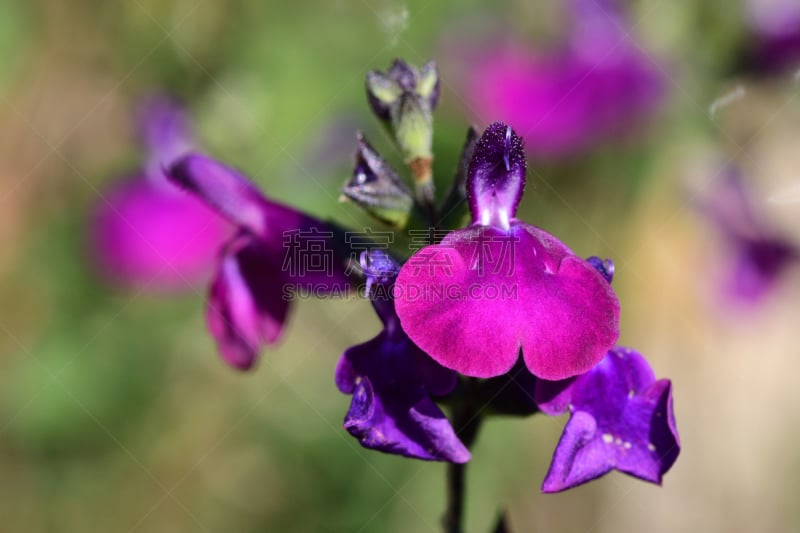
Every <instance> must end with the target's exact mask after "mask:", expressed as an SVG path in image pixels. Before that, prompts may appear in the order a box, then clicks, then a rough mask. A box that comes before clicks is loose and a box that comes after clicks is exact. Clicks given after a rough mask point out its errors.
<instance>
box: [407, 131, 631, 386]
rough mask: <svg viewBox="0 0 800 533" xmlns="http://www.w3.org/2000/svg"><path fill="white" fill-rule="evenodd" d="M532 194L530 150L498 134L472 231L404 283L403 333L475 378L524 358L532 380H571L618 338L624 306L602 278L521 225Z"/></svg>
mask: <svg viewBox="0 0 800 533" xmlns="http://www.w3.org/2000/svg"><path fill="white" fill-rule="evenodd" d="M524 186H525V155H524V152H523V147H522V140H521V139H520V138H519V137H518V136H517V135H516V133H514V132H513V131H512V130H511V128H510V127H508V126H506V125H505V124H502V123H495V124H492V125H491V126H489V127H488V128H487V129H486V131H485V132H484V133H483V135H482V136H481V138H480V139H479V141H478V143H477V145H476V146H475V149H474V152H473V155H472V160H471V162H470V165H469V169H468V174H467V183H466V190H467V196H468V200H469V206H470V211H471V214H472V220H473V223H472V224H471V225H470V226H469V227H467V228H464V229H460V230H456V231H453V232H451V233H449V234H448V235H447V236H446V237H445V238H444V239H443V240H442V242H441V243H440V244H436V245H432V246H427V247H425V248H423V249H421V250H420V251H418V252H417V253H416V254H415V255H413V256H412V257H411V258H410V259H409V260H408V261H407V262H406V263H405V264H404V265H403V267H402V268H401V270H400V274H399V275H398V278H397V289H398V290H397V295H396V298H397V300H396V307H397V314H398V316H399V317H400V321H401V324H402V326H403V329H404V330H405V332H406V333H407V334H408V336H409V337H410V338H411V340H412V341H414V342H415V343H416V344H417V345H418V346H419V347H420V348H422V350H424V351H425V352H426V353H427V354H429V355H430V356H431V357H432V358H433V359H435V360H436V361H437V362H439V363H440V364H442V365H443V366H445V367H447V368H451V369H453V370H456V371H458V372H460V373H462V374H465V375H467V376H474V377H481V378H487V377H493V376H499V375H501V374H505V373H507V372H508V371H509V370H510V369H511V368H512V367H513V366H514V363H515V362H516V361H517V359H518V358H519V352H520V349H522V357H523V359H524V361H525V364H526V366H527V367H528V369H529V370H530V371H531V372H532V373H533V374H534V375H536V376H537V377H540V378H544V379H549V380H560V379H565V378H568V377H571V376H575V375H578V374H582V373H584V372H586V371H588V370H589V369H591V368H592V367H593V366H594V365H596V364H597V363H598V362H599V361H600V360H601V359H602V358H603V357H604V356H605V354H606V352H608V350H609V349H611V347H612V346H613V345H614V343H615V342H616V340H617V337H618V335H619V302H618V301H617V297H616V295H615V294H614V292H613V290H612V289H611V286H610V285H609V283H608V282H607V281H606V280H605V279H604V277H603V275H601V274H600V273H599V272H598V271H597V270H596V269H595V268H594V267H593V266H592V265H591V264H590V263H588V262H587V261H585V260H583V259H581V258H580V257H578V256H576V255H575V254H574V253H573V252H572V251H571V250H570V249H569V248H567V247H566V246H565V245H564V244H563V243H561V242H560V241H559V240H558V239H556V238H555V237H554V236H552V235H550V234H549V233H547V232H545V231H543V230H541V229H539V228H537V227H535V226H532V225H530V224H527V223H525V222H522V221H520V220H517V219H516V218H514V215H515V213H516V209H517V204H518V203H519V200H520V197H521V196H522V191H523V189H524Z"/></svg>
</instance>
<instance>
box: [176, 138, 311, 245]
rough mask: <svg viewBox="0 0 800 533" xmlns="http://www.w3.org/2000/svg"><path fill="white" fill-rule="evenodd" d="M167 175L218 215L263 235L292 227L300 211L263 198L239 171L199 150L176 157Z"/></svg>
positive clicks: (297, 219) (298, 217) (258, 234)
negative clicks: (177, 158)
mask: <svg viewBox="0 0 800 533" xmlns="http://www.w3.org/2000/svg"><path fill="white" fill-rule="evenodd" d="M168 177H169V178H170V179H171V180H172V181H173V182H175V183H176V184H177V185H179V186H181V187H183V188H184V189H186V190H187V191H190V192H191V193H193V194H195V195H197V196H198V197H199V198H201V199H202V200H203V201H205V202H206V203H207V204H208V205H210V206H211V207H213V208H214V209H216V210H217V211H218V212H219V213H220V214H221V215H222V216H224V217H225V218H227V219H228V220H230V221H231V222H232V223H234V224H236V225H237V226H239V227H241V228H244V229H246V230H248V231H250V232H251V233H253V234H255V235H257V236H259V237H264V236H267V235H275V234H278V235H281V234H282V232H283V231H284V230H285V229H291V228H296V227H298V226H299V224H297V222H298V221H299V219H300V218H301V217H302V216H303V215H301V214H300V213H298V212H296V211H294V210H292V209H290V208H288V207H285V206H281V205H280V204H277V203H275V202H272V201H269V200H267V199H266V198H265V197H264V196H263V195H262V194H261V192H260V191H259V190H258V189H257V188H256V187H255V186H254V185H253V184H252V183H250V181H249V180H248V179H247V178H245V177H244V176H243V175H242V174H240V173H239V172H237V171H236V170H234V169H233V168H230V167H228V166H226V165H224V164H222V163H220V162H219V161H216V160H214V159H212V158H210V157H207V156H205V155H202V154H196V153H195V154H189V155H187V156H185V157H183V158H181V159H179V160H178V161H176V162H175V163H174V164H173V165H172V166H171V167H170V169H169V174H168Z"/></svg>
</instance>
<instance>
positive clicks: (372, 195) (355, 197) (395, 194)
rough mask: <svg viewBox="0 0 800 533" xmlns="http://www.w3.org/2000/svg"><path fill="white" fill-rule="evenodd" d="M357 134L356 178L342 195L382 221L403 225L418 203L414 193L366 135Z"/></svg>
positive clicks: (354, 172) (349, 183) (345, 187)
mask: <svg viewBox="0 0 800 533" xmlns="http://www.w3.org/2000/svg"><path fill="white" fill-rule="evenodd" d="M357 135H358V136H357V139H358V147H357V148H356V157H355V159H356V162H355V168H354V169H353V177H352V178H351V179H350V181H348V182H347V184H345V186H344V187H343V188H342V194H343V195H344V197H346V198H348V199H350V200H352V201H353V202H355V203H356V204H358V205H359V206H360V207H362V208H363V209H365V210H366V211H367V212H368V213H369V214H371V215H372V216H374V217H375V218H377V219H378V220H381V221H382V222H385V223H387V224H390V225H392V226H395V227H403V226H404V225H405V223H406V221H407V220H408V215H409V213H410V211H411V208H412V206H413V204H414V200H413V197H412V193H411V191H410V190H409V188H408V187H407V186H406V184H405V183H403V182H402V181H401V179H400V177H399V176H398V175H397V173H396V172H395V171H394V169H393V168H392V167H391V166H389V164H388V163H387V162H386V161H385V160H384V159H383V158H382V157H381V156H380V155H379V154H378V152H376V151H375V150H374V149H373V148H372V146H370V145H369V143H368V142H367V141H366V139H364V136H363V135H362V134H361V133H360V132H359V133H358V134H357Z"/></svg>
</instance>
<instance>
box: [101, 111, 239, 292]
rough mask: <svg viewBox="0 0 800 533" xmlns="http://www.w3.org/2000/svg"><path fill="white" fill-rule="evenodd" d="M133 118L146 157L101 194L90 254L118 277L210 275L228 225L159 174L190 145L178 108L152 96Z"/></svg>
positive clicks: (171, 281) (172, 284) (176, 280)
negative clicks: (138, 166)
mask: <svg viewBox="0 0 800 533" xmlns="http://www.w3.org/2000/svg"><path fill="white" fill-rule="evenodd" d="M138 119H139V130H140V131H139V133H140V136H141V140H142V143H143V145H144V147H145V151H146V163H145V164H144V166H143V168H142V169H141V170H138V171H136V172H135V173H133V174H132V175H131V176H129V177H128V178H126V179H124V180H122V181H120V182H119V183H116V184H114V185H113V186H112V188H111V189H110V190H108V191H106V192H104V193H103V199H102V201H101V202H100V203H99V204H98V206H97V208H96V211H95V213H94V217H93V220H92V233H93V235H92V240H93V242H92V244H93V249H94V254H95V256H96V258H97V261H98V262H99V264H100V265H101V267H102V268H103V270H104V271H106V272H107V273H108V274H109V275H110V276H111V277H113V278H115V279H117V280H119V281H121V282H124V283H127V284H132V285H138V286H144V287H157V288H160V289H165V290H166V289H173V290H174V289H182V288H187V287H191V286H192V285H194V284H196V283H198V282H202V281H204V280H205V279H207V277H208V276H209V275H210V273H211V270H212V268H213V265H214V261H215V259H216V254H217V251H218V250H219V248H220V246H221V245H222V243H223V242H224V241H225V240H226V239H228V238H229V237H230V235H231V227H230V225H229V224H228V223H227V222H226V221H225V220H224V219H222V218H221V217H219V216H218V215H217V214H216V213H214V212H213V211H212V210H211V209H209V208H208V207H207V206H205V205H204V204H203V203H202V202H200V201H199V200H198V199H196V198H193V197H192V196H190V195H187V194H186V193H184V192H183V191H181V190H180V189H178V188H177V187H175V186H174V185H172V184H170V183H169V182H168V181H167V180H166V178H165V176H164V173H163V171H162V169H163V168H164V167H166V166H167V165H169V164H170V163H171V162H172V161H174V160H175V159H177V158H178V157H179V156H181V155H183V154H185V153H186V152H187V151H189V150H190V149H191V148H192V146H193V145H194V140H193V136H192V132H191V125H190V123H189V119H188V117H187V116H186V115H185V113H184V112H183V110H182V109H181V108H180V107H178V106H177V104H175V103H174V102H172V101H171V100H169V99H166V98H165V97H163V96H154V97H151V98H150V99H148V100H146V101H145V102H144V104H143V105H142V106H141V108H140V109H139V116H138Z"/></svg>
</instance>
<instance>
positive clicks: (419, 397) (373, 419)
mask: <svg viewBox="0 0 800 533" xmlns="http://www.w3.org/2000/svg"><path fill="white" fill-rule="evenodd" d="M361 261H362V268H363V270H364V274H365V276H366V278H367V284H368V285H367V293H368V296H369V297H370V298H371V300H372V305H373V307H374V308H375V311H376V312H377V313H378V316H379V317H380V319H381V321H382V322H383V330H382V331H381V332H380V333H379V334H378V336H377V337H375V338H374V339H372V340H370V341H368V342H365V343H364V344H359V345H357V346H353V347H352V348H348V349H347V350H346V351H345V352H344V354H343V355H342V358H341V360H340V361H339V365H338V367H337V368H336V384H337V386H338V387H339V390H341V391H342V392H343V393H345V394H352V396H353V400H352V403H351V404H350V410H349V411H348V412H347V415H346V416H345V420H344V427H345V429H347V431H349V432H350V434H352V435H353V436H354V437H356V438H357V439H358V440H359V442H361V444H362V446H364V447H366V448H371V449H375V450H379V451H382V452H386V453H394V454H398V455H403V456H406V457H415V458H418V459H425V460H429V461H450V462H454V463H465V462H467V461H468V460H469V458H470V453H469V451H468V450H467V448H466V447H465V446H464V444H463V443H462V442H461V441H460V440H459V438H458V437H457V436H456V433H455V431H454V430H453V427H452V426H451V425H450V422H449V421H448V420H447V418H446V417H445V415H444V414H443V413H442V411H441V410H440V409H439V407H437V405H436V404H435V403H434V402H433V400H432V399H431V395H435V396H442V395H445V394H447V393H449V392H451V391H452V390H453V388H454V387H455V386H456V382H457V375H456V373H455V372H453V371H452V370H448V369H446V368H444V367H442V366H441V365H439V364H438V363H436V362H435V361H433V360H432V359H431V358H430V357H428V356H427V354H425V352H423V351H422V350H420V349H419V348H418V347H417V346H416V345H415V344H414V343H413V342H411V340H410V339H409V338H408V336H407V335H406V334H405V332H404V331H403V329H402V328H401V327H400V321H399V319H398V318H397V314H396V312H395V308H394V301H393V299H392V291H393V288H394V281H395V277H396V276H397V271H398V270H399V268H400V267H399V266H398V265H397V263H395V262H394V260H392V259H391V258H390V257H389V256H388V255H387V254H386V253H385V252H384V251H383V250H372V251H370V252H364V253H363V254H362V259H361Z"/></svg>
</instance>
